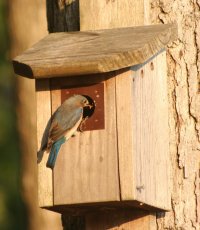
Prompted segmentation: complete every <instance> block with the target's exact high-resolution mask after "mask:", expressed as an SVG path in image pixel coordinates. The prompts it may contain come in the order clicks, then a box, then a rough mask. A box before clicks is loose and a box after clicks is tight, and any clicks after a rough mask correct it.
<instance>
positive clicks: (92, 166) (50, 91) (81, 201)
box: [36, 51, 170, 212]
mask: <svg viewBox="0 0 200 230" xmlns="http://www.w3.org/2000/svg"><path fill="white" fill-rule="evenodd" d="M87 89H88V91H87ZM36 91H37V138H38V150H39V149H40V147H41V143H42V141H43V140H44V139H45V138H46V136H47V132H46V133H45V130H48V126H49V124H50V120H51V116H52V114H53V113H54V112H55V110H56V109H57V108H58V107H59V106H60V105H61V103H62V101H63V100H64V99H65V97H67V95H68V94H69V95H70V94H73V93H74V92H75V93H78V94H83V95H86V93H87V92H88V94H89V95H86V96H89V97H90V98H91V99H92V100H93V101H94V103H95V110H94V111H93V114H90V115H91V116H90V117H89V118H88V122H89V120H90V119H91V124H89V125H88V126H87V124H86V128H85V131H83V132H79V133H78V134H77V135H76V136H75V137H72V138H71V139H70V140H68V141H67V142H66V143H65V144H63V145H62V147H61V149H60V152H59V155H58V158H57V162H56V165H55V168H54V169H53V170H51V169H49V168H47V167H46V162H47V159H48V153H46V152H44V154H43V156H42V159H41V160H40V162H39V163H38V183H39V184H38V189H39V193H38V195H39V205H40V207H43V208H47V209H51V210H53V211H57V212H62V210H63V209H65V210H74V208H75V209H76V208H77V209H78V208H80V209H81V208H85V207H91V206H95V207H105V206H114V207H118V206H119V207H121V206H125V207H126V206H128V207H140V208H144V209H163V210H168V209H170V191H169V187H170V186H169V137H168V135H169V133H168V101H167V78H166V53H165V51H163V52H162V53H160V54H158V55H157V56H155V57H153V58H152V59H151V60H149V61H147V62H146V63H144V64H143V65H138V66H133V67H131V68H126V69H123V70H119V71H114V72H110V73H105V74H95V75H88V76H76V77H75V76H74V77H61V78H55V79H53V78H52V79H40V80H36ZM69 95H68V96H69ZM93 116H94V117H96V118H95V119H94V117H93ZM95 120H96V121H95ZM86 122H87V121H86ZM95 122H96V123H97V124H95ZM95 125H96V126H95Z"/></svg>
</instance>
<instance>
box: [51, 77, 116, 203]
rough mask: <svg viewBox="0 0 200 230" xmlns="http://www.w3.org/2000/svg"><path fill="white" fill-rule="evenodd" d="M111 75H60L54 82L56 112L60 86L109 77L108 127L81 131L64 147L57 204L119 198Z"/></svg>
mask: <svg viewBox="0 0 200 230" xmlns="http://www.w3.org/2000/svg"><path fill="white" fill-rule="evenodd" d="M112 77H113V73H109V74H105V75H100V76H94V78H90V77H85V78H82V77H76V79H75V78H60V81H59V79H53V80H52V81H51V82H52V92H51V98H52V112H54V111H55V110H56V109H57V108H58V106H59V105H60V104H61V91H60V89H59V88H60V87H61V86H62V87H63V86H68V87H69V86H74V85H75V86H76V85H80V81H81V85H85V84H93V83H97V82H99V81H101V82H102V81H104V80H106V81H104V84H105V86H104V87H105V95H104V97H105V129H104V130H93V131H86V132H83V133H78V134H77V135H76V136H75V137H74V138H71V139H70V140H69V141H68V142H67V143H65V144H64V145H63V146H62V148H61V150H60V152H59V156H58V159H57V162H56V166H55V168H54V172H53V177H54V179H53V181H54V185H53V186H54V205H64V204H78V203H80V204H81V203H92V202H93V203H95V202H106V201H119V200H120V192H119V180H118V178H119V174H118V156H117V132H116V129H117V127H116V102H115V78H112ZM81 79H82V80H81ZM89 79H91V80H92V79H93V80H92V81H90V80H89ZM53 88H58V89H53ZM61 178H62V179H61Z"/></svg>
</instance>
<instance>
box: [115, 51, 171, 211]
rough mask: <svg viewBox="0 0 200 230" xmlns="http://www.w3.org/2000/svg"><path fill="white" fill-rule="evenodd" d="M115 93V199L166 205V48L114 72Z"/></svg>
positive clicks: (167, 175) (167, 195)
mask: <svg viewBox="0 0 200 230" xmlns="http://www.w3.org/2000/svg"><path fill="white" fill-rule="evenodd" d="M116 93H117V94H116V95H117V127H118V146H119V169H120V188H121V199H122V200H137V201H139V202H141V205H142V204H143V203H145V204H148V205H151V206H154V207H157V208H161V209H165V210H168V209H170V186H169V176H170V175H169V127H168V95H167V77H166V53H165V52H162V53H161V54H159V55H158V56H156V57H154V58H153V59H151V60H149V61H148V62H147V63H146V64H144V65H140V66H135V67H133V68H132V71H131V70H130V71H126V72H122V73H119V74H118V76H117V77H116Z"/></svg>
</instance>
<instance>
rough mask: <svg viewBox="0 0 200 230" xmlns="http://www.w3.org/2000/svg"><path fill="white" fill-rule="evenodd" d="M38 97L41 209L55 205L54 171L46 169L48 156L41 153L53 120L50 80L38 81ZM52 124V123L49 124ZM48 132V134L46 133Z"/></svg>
mask: <svg viewBox="0 0 200 230" xmlns="http://www.w3.org/2000/svg"><path fill="white" fill-rule="evenodd" d="M36 97H37V143H38V159H39V162H38V202H39V206H40V207H44V206H52V205H53V184H52V183H53V181H52V178H53V177H52V170H51V169H49V168H47V167H46V162H47V159H48V154H47V153H46V152H42V151H40V150H41V149H42V147H43V146H44V144H45V142H46V141H47V138H48V127H49V125H47V124H48V123H49V119H50V118H51V98H50V88H49V79H42V80H37V81H36ZM49 124H50V123H49ZM44 131H46V132H44Z"/></svg>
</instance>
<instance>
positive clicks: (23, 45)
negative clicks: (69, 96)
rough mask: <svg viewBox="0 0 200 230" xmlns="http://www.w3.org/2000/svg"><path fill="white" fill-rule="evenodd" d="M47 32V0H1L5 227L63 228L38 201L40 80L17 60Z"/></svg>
mask: <svg viewBox="0 0 200 230" xmlns="http://www.w3.org/2000/svg"><path fill="white" fill-rule="evenodd" d="M47 33H48V31H47V22H46V0H0V157H1V158H0V230H11V229H12V230H18V229H20V230H24V229H27V230H36V229H37V230H45V229H54V230H57V229H62V227H61V218H60V215H58V214H54V213H53V212H50V211H45V210H42V209H40V208H39V207H38V198H37V164H36V162H37V161H36V152H37V142H36V115H35V114H36V100H35V82H34V80H30V79H26V78H23V77H19V76H15V75H14V73H13V70H12V63H11V60H12V58H13V57H15V56H17V55H19V54H20V53H22V52H23V51H24V50H25V49H27V48H29V47H30V46H32V45H33V44H34V43H36V42H37V41H38V40H40V39H41V38H42V37H44V36H45V35H46V34H47Z"/></svg>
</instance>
